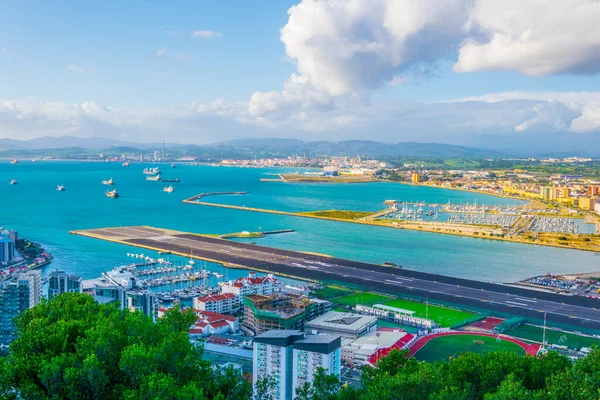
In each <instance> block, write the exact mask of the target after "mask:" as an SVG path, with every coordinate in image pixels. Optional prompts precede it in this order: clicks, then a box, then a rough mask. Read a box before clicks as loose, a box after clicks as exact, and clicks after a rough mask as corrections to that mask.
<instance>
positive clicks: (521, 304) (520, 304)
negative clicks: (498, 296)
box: [504, 300, 527, 307]
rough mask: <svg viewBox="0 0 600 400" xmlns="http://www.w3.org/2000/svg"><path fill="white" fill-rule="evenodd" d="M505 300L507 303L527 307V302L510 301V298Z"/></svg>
mask: <svg viewBox="0 0 600 400" xmlns="http://www.w3.org/2000/svg"><path fill="white" fill-rule="evenodd" d="M504 302H505V303H508V304H515V305H517V306H522V307H527V304H524V303H517V302H515V301H508V300H505V301H504Z"/></svg>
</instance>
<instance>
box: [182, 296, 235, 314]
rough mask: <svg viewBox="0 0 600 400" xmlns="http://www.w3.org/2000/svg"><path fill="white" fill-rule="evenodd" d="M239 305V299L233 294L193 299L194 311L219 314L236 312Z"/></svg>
mask: <svg viewBox="0 0 600 400" xmlns="http://www.w3.org/2000/svg"><path fill="white" fill-rule="evenodd" d="M241 305H242V302H241V297H240V296H238V295H236V294H233V293H223V294H215V295H209V296H202V297H196V298H195V299H194V309H196V310H200V311H212V312H215V313H219V314H228V313H234V312H237V311H239V309H240V307H241Z"/></svg>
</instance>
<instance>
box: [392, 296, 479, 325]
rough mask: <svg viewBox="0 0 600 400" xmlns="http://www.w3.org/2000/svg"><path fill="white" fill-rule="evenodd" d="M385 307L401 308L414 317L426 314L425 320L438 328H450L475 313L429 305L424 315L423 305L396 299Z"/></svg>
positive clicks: (422, 316) (423, 316)
mask: <svg viewBox="0 0 600 400" xmlns="http://www.w3.org/2000/svg"><path fill="white" fill-rule="evenodd" d="M385 305H386V306H390V307H396V308H402V309H404V310H409V311H414V312H415V314H414V315H415V317H419V318H425V314H427V318H428V319H430V320H432V321H435V322H437V323H438V324H440V326H443V327H450V326H452V325H453V324H455V323H459V322H461V321H464V320H465V319H467V318H471V317H474V316H475V315H477V314H475V313H471V312H467V311H460V310H455V309H453V308H445V307H440V306H433V305H431V304H430V305H429V310H428V312H427V313H426V311H425V308H426V306H425V304H424V303H417V302H416V301H410V300H404V299H396V300H391V301H388V302H387V303H385Z"/></svg>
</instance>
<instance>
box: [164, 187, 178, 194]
mask: <svg viewBox="0 0 600 400" xmlns="http://www.w3.org/2000/svg"><path fill="white" fill-rule="evenodd" d="M163 191H165V192H167V193H173V192H174V191H175V189H174V188H173V186H165V187H164V188H163Z"/></svg>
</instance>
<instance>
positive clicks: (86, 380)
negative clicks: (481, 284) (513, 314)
mask: <svg viewBox="0 0 600 400" xmlns="http://www.w3.org/2000/svg"><path fill="white" fill-rule="evenodd" d="M194 319H195V316H194V315H193V314H191V313H181V312H179V311H178V310H174V311H172V312H168V313H167V314H166V315H165V317H164V318H161V319H160V320H159V321H157V322H156V323H154V322H152V320H151V319H150V318H148V317H147V316H145V315H144V314H142V313H140V312H137V313H132V312H129V311H122V310H119V309H118V308H117V307H115V306H113V305H100V304H98V303H96V302H95V301H94V300H93V299H92V298H91V297H90V296H87V295H83V294H63V295H60V296H57V297H56V298H55V299H53V300H52V301H49V302H48V301H44V302H42V303H41V304H39V305H37V306H36V307H34V308H32V309H30V310H27V311H26V312H24V313H23V314H22V315H21V316H20V317H19V318H18V319H17V326H18V338H17V339H16V341H14V342H13V343H12V345H11V347H10V351H9V352H8V354H6V355H4V357H0V399H2V400H9V399H10V400H17V399H25V400H28V399H32V400H33V399H35V400H38V399H42V400H44V399H57V400H58V399H74V400H75V399H115V400H117V399H118V400H121V399H132V400H133V399H165V400H192V399H199V400H202V399H219V400H227V399H231V400H234V399H235V400H238V399H250V398H251V385H250V384H249V383H248V382H247V381H246V380H245V379H244V378H243V377H242V376H241V375H240V374H239V373H236V372H235V371H234V370H233V369H230V368H221V367H217V366H214V365H211V364H210V362H208V361H206V360H203V358H202V349H201V348H199V347H196V346H193V345H192V344H190V341H189V338H188V334H187V330H188V327H189V326H190V325H191V324H192V322H193V321H194ZM262 383H264V385H263V384H262ZM361 384H362V385H361V388H359V389H357V388H353V387H351V386H345V385H342V384H341V383H340V381H339V380H338V378H337V377H335V376H332V375H327V374H325V373H323V371H320V372H319V373H318V374H317V377H316V378H315V380H314V382H313V383H312V384H306V385H305V386H304V387H302V388H300V390H299V396H298V397H297V398H298V399H299V400H376V399H377V400H421V399H435V400H442V399H453V400H477V399H481V400H509V399H524V400H542V399H550V400H554V399H556V400H559V399H571V400H579V399H581V400H584V399H586V400H587V399H596V398H599V396H600V350H598V348H597V347H595V348H594V349H593V350H592V352H591V353H590V355H588V356H587V357H585V358H583V359H580V360H578V361H576V362H572V361H571V360H569V359H568V358H566V357H563V356H560V355H558V354H557V353H553V352H551V353H548V354H547V355H545V356H542V357H538V358H534V357H524V356H520V355H517V354H514V353H508V352H497V353H488V354H485V355H482V354H473V353H468V354H464V355H459V356H457V357H455V358H452V359H450V360H449V361H444V362H433V363H428V362H421V361H417V360H416V359H414V358H413V359H407V353H406V352H400V351H393V352H391V353H390V355H388V356H387V357H385V358H382V359H381V360H380V361H379V362H378V364H377V366H376V368H368V367H366V368H365V369H364V370H363V374H362V382H361ZM257 386H258V385H257ZM259 389H260V390H259V391H258V393H257V396H256V398H257V399H260V400H267V399H269V400H270V399H272V398H273V396H272V391H273V387H272V385H270V384H269V381H268V380H266V381H265V380H262V381H261V386H260V388H259Z"/></svg>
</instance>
